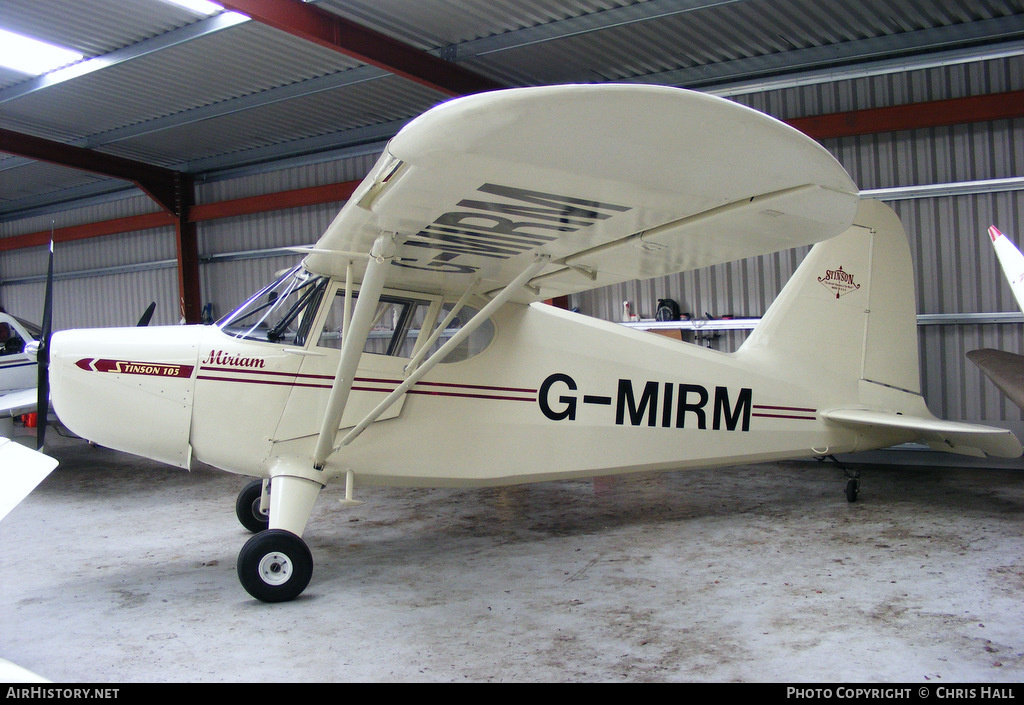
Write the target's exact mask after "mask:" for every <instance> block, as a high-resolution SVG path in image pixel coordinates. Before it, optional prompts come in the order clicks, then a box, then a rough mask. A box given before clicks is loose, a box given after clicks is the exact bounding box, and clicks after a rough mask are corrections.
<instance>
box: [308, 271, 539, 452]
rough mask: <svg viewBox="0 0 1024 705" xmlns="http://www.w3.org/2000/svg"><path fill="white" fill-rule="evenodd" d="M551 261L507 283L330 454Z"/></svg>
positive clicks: (363, 429)
mask: <svg viewBox="0 0 1024 705" xmlns="http://www.w3.org/2000/svg"><path fill="white" fill-rule="evenodd" d="M550 259H551V258H550V257H549V256H547V255H538V256H537V258H536V260H534V262H533V263H532V264H531V265H530V266H529V267H527V268H526V270H525V271H523V273H522V274H520V275H519V276H518V277H516V278H515V279H513V280H512V281H511V282H509V284H508V286H506V287H505V288H504V289H502V290H501V291H499V292H498V293H497V294H496V295H495V296H494V298H492V299H491V300H490V301H489V302H488V303H487V305H485V306H484V307H483V308H482V309H480V311H479V312H477V314H476V315H475V316H473V318H471V319H470V320H469V321H467V322H466V325H464V326H463V327H462V328H460V329H459V330H458V331H457V332H456V333H455V335H453V336H452V337H451V338H450V339H449V340H448V342H446V343H445V344H444V345H442V346H441V347H440V348H438V350H437V352H435V353H434V354H433V355H431V356H430V357H428V358H427V359H426V360H424V361H423V364H422V365H420V366H419V367H418V368H416V370H415V371H413V372H412V374H410V375H409V376H408V377H407V378H406V379H405V381H404V382H402V383H401V384H400V385H398V387H397V388H395V390H394V391H393V392H391V393H390V394H388V395H387V396H386V397H385V398H384V400H383V401H381V403H380V404H378V405H377V407H376V408H375V409H374V410H373V411H371V412H370V413H369V414H367V415H366V417H365V418H364V419H363V420H362V421H360V422H359V423H358V424H356V426H355V427H354V428H352V430H350V431H349V432H348V433H347V434H345V437H344V438H342V439H341V443H340V444H339V445H338V447H337V448H334V449H333V450H332V451H331V452H332V453H333V452H336V451H338V450H341V449H342V448H344V447H345V446H347V445H348V444H349V443H351V442H352V441H354V440H355V439H356V436H358V435H359V434H360V433H362V432H363V431H365V430H366V428H367V427H368V426H369V425H370V424H372V423H373V422H374V421H376V420H377V419H378V418H379V417H380V415H381V414H383V413H384V412H385V411H387V410H388V407H390V406H391V405H392V404H394V403H395V402H396V401H397V400H398V399H400V398H401V397H402V395H403V394H405V393H406V392H408V391H409V390H410V389H411V388H412V386H413V385H414V384H416V383H417V382H418V381H420V379H422V378H423V376H424V375H425V374H427V372H429V371H430V370H431V369H433V367H434V365H436V364H437V363H439V362H441V361H442V360H443V359H444V358H445V357H447V356H448V354H449V353H450V352H451V351H452V350H454V349H455V348H456V347H457V346H458V345H459V344H460V343H462V341H464V340H465V339H466V338H467V337H469V335H470V334H471V333H473V331H475V330H476V329H477V328H479V327H480V326H481V325H483V323H484V322H486V321H487V320H488V319H489V318H490V317H491V316H493V315H494V312H495V311H497V310H498V309H499V308H501V307H502V306H503V305H504V304H505V303H506V302H507V301H508V300H509V299H510V298H511V297H512V296H514V295H515V294H516V293H517V292H518V291H519V290H520V289H521V288H523V287H524V286H526V285H527V284H528V283H529V281H530V280H531V279H532V278H533V277H534V275H536V274H537V273H538V272H539V271H540V270H542V269H543V268H544V267H545V266H546V265H547V264H548V262H549V261H550ZM463 298H465V297H463ZM322 438H323V436H321V439H322Z"/></svg>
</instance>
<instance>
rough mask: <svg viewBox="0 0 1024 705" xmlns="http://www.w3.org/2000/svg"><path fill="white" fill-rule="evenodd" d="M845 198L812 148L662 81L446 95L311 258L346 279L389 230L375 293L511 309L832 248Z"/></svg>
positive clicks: (823, 154) (399, 142) (395, 143)
mask: <svg viewBox="0 0 1024 705" xmlns="http://www.w3.org/2000/svg"><path fill="white" fill-rule="evenodd" d="M857 200H858V191H857V188H856V186H855V185H854V184H853V182H852V181H851V180H850V178H849V175H848V174H847V173H846V171H845V170H844V169H843V168H842V166H840V165H839V163H838V162H837V161H836V160H835V159H834V158H833V157H832V156H831V155H830V154H829V153H828V152H827V151H826V150H824V149H823V148H822V147H821V146H820V145H818V144H817V143H815V142H814V141H813V140H811V139H809V138H808V137H806V136H805V135H803V134H801V133H799V132H798V131H796V130H794V129H792V128H790V127H789V126H787V125H785V124H783V123H781V122H779V121H777V120H775V119H773V118H770V117H768V116H766V115H764V114H762V113H759V112H757V111H754V110H751V109H749V108H746V107H743V106H740V105H738V104H736V103H733V102H731V101H727V100H724V99H720V98H715V97H712V96H708V95H704V94H700V93H694V92H690V91H685V90H681V89H676V88H666V87H661V86H617V85H599V86H551V87H543V88H527V89H515V90H509V91H497V92H493V93H485V94H480V95H475V96H470V97H467V98H461V99H457V100H454V101H450V102H448V103H445V104H443V105H441V106H439V107H437V108H435V109H433V110H431V111H428V112H427V113H425V114H424V115H422V116H420V117H419V118H417V119H416V120H414V121H413V122H411V123H410V124H409V125H408V126H407V127H406V128H405V129H404V130H402V132H400V133H399V134H398V135H396V136H395V138H394V139H392V141H391V142H390V143H389V145H388V148H387V150H386V151H385V153H384V155H383V156H382V157H381V159H380V160H379V161H378V163H377V165H376V167H375V168H374V170H373V171H372V172H371V173H370V174H369V176H367V178H366V179H365V180H364V182H363V183H362V185H361V186H360V187H359V189H357V190H356V192H355V193H354V194H353V196H352V198H351V199H350V200H349V201H348V203H346V205H345V207H344V208H343V209H342V210H341V212H340V213H339V214H338V216H337V218H336V219H335V220H334V222H333V223H332V224H331V225H330V227H329V228H328V229H327V231H326V232H325V234H324V235H323V237H321V239H320V241H319V242H318V243H317V245H316V248H315V249H314V250H313V251H312V252H311V253H310V254H309V255H308V256H307V258H306V266H307V268H309V269H310V270H311V271H314V272H318V273H325V274H339V275H340V274H342V273H344V271H345V270H346V266H347V263H348V262H349V261H350V260H353V258H356V260H355V261H354V262H353V266H354V267H355V268H356V273H357V275H358V274H359V272H360V268H361V266H362V265H361V263H360V261H359V260H358V257H359V255H360V253H366V252H369V250H370V248H371V246H372V243H373V242H374V240H375V239H376V237H377V236H378V235H380V234H381V233H385V232H390V233H396V234H397V239H398V241H399V243H400V246H399V251H398V257H397V259H396V260H395V261H394V265H395V266H393V267H392V268H391V271H390V272H389V275H388V280H389V285H390V286H395V287H398V288H408V289H411V290H414V291H428V292H431V293H444V294H461V293H463V292H465V291H466V290H467V288H468V287H469V286H470V285H471V284H472V283H473V282H474V281H476V280H477V279H479V280H480V283H479V285H478V286H479V288H478V290H479V291H481V292H487V291H490V290H493V289H497V288H500V287H502V286H504V285H506V284H507V283H508V282H509V281H511V280H512V279H513V278H515V276H517V275H518V274H519V273H520V272H522V271H523V270H524V269H525V268H526V267H527V266H529V263H530V262H532V261H533V260H534V258H535V257H536V256H537V255H545V256H548V257H550V263H549V265H548V266H547V267H546V268H545V269H544V270H543V271H542V272H541V273H540V274H539V275H538V276H536V277H535V278H534V279H533V281H532V282H531V287H530V288H529V290H528V293H526V294H525V295H523V296H521V297H520V300H542V299H546V298H551V297H553V296H556V295H562V294H567V293H572V292H576V291H582V290H585V289H591V288H594V287H596V286H602V285H606V284H611V283H616V282H620V281H628V280H633V279H643V278H649V277H654V276H661V275H665V274H670V273H674V272H679V271H685V270H688V269H693V268H698V267H703V266H708V265H711V264H716V263H721V262H727V261H732V260H735V259H740V258H743V257H749V256H754V255H758V254H764V253H768V252H774V251H778V250H783V249H788V248H791V247H796V246H801V245H806V244H810V243H813V242H817V241H820V240H824V239H828V238H830V237H833V236H835V235H838V234H839V233H841V232H842V231H844V230H845V229H846V228H847V227H849V225H850V223H851V222H852V220H853V217H854V215H855V212H856V204H857Z"/></svg>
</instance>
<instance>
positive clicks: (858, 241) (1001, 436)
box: [736, 201, 1024, 458]
mask: <svg viewBox="0 0 1024 705" xmlns="http://www.w3.org/2000/svg"><path fill="white" fill-rule="evenodd" d="M736 354H737V355H742V356H746V357H747V360H748V361H749V362H751V363H752V364H755V365H758V366H762V367H763V366H770V367H772V368H774V370H775V372H776V373H777V374H778V375H779V376H781V377H783V378H788V379H790V380H792V382H793V384H800V385H803V386H806V387H809V388H813V390H814V391H815V393H816V394H817V396H818V398H819V406H818V413H819V415H820V416H821V417H822V418H823V419H824V420H825V421H826V422H827V423H829V424H833V425H836V426H840V427H845V428H847V429H850V430H854V431H856V432H857V433H858V434H859V435H858V441H857V449H858V450H862V449H867V448H881V447H884V446H888V445H892V444H893V443H901V442H907V441H913V440H919V441H923V442H925V443H927V444H928V445H929V446H930V447H931V448H933V449H935V450H942V451H947V452H953V453H964V454H968V455H978V456H980V455H984V454H988V455H995V456H1000V457H1005V458H1016V457H1018V456H1020V455H1021V452H1022V451H1024V448H1022V447H1021V444H1020V442H1019V441H1018V440H1017V439H1016V438H1015V437H1014V436H1013V434H1012V433H1010V432H1009V431H1007V430H1006V429H1003V428H993V427H989V426H980V425H975V424H966V423H962V422H959V421H941V420H939V419H937V418H935V417H934V416H932V414H931V413H930V412H929V411H928V408H927V406H926V405H925V403H924V399H923V397H922V396H921V392H920V390H921V382H920V372H919V369H918V356H917V311H916V299H915V297H914V273H913V267H912V264H911V260H910V247H909V244H908V243H907V237H906V233H905V232H904V230H903V225H902V224H901V223H900V220H899V218H898V217H897V216H896V214H895V213H894V212H893V211H892V209H890V208H889V207H888V206H885V205H883V204H881V203H879V202H877V201H861V203H860V206H859V207H858V210H857V217H856V218H855V219H854V223H853V225H852V226H851V227H850V228H849V229H848V230H847V231H846V232H844V233H843V234H842V235H838V236H837V237H834V238H832V239H831V240H826V241H825V242H821V243H818V244H817V245H815V246H814V247H813V248H812V249H811V251H810V252H809V253H808V255H807V258H806V259H805V260H804V261H803V263H802V264H801V265H800V267H799V268H797V271H796V272H795V273H794V274H793V277H792V279H790V281H789V282H788V283H787V284H786V286H785V287H784V288H783V290H782V293H780V294H779V296H778V298H777V299H776V300H775V302H774V303H773V304H772V305H771V307H770V308H769V309H768V311H767V313H765V315H764V317H763V318H762V319H761V322H760V323H759V324H758V325H757V328H755V329H754V331H753V333H751V335H750V337H749V338H748V339H747V341H746V342H745V343H744V344H743V346H742V347H741V348H740V349H739V350H738V351H737V353H736Z"/></svg>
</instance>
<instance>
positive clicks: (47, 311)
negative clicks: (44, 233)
mask: <svg viewBox="0 0 1024 705" xmlns="http://www.w3.org/2000/svg"><path fill="white" fill-rule="evenodd" d="M42 329H43V330H42V333H40V335H39V350H38V352H37V353H36V365H37V369H38V373H39V378H38V380H37V387H36V393H37V395H36V415H37V417H38V422H37V424H36V448H37V450H42V449H43V442H44V440H45V438H46V423H47V417H48V416H49V412H50V335H51V333H52V332H53V240H50V259H49V262H48V263H47V266H46V294H45V299H44V301H43V322H42Z"/></svg>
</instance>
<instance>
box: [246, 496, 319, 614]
mask: <svg viewBox="0 0 1024 705" xmlns="http://www.w3.org/2000/svg"><path fill="white" fill-rule="evenodd" d="M263 482H264V481H263V480H254V481H252V482H250V483H249V484H248V485H246V486H245V488H244V489H243V490H242V491H241V492H239V493H238V498H237V499H236V500H235V515H236V516H237V517H238V521H239V522H240V523H241V524H242V526H244V527H245V528H246V529H248V530H249V531H251V532H253V534H255V535H254V536H253V537H252V538H250V539H249V540H248V541H247V542H246V544H245V545H244V546H243V547H242V550H241V551H240V552H239V554H238V563H237V566H236V568H237V571H238V581H239V582H240V583H242V587H244V588H245V590H246V592H248V593H249V594H250V595H252V596H253V597H255V598H256V599H257V600H260V601H262V602H287V601H288V600H294V599H295V598H296V597H298V596H299V595H301V594H302V591H303V590H305V589H306V587H307V586H308V585H309V581H310V579H311V578H312V577H313V555H312V553H311V552H310V550H309V547H308V546H307V545H306V542H305V541H303V540H302V538H300V536H299V533H301V531H302V529H303V527H304V526H305V524H306V520H307V519H308V518H309V512H310V510H311V509H312V506H313V502H314V501H315V500H316V496H317V494H319V491H320V487H321V486H320V485H319V484H317V483H314V482H311V481H308V480H304V479H302V478H295V477H277V478H275V479H274V481H273V487H274V490H275V493H276V496H275V497H274V501H275V508H274V511H275V516H276V521H275V523H274V526H273V528H271V521H270V514H271V511H270V509H269V507H268V509H261V506H264V507H267V506H268V505H269V502H264V501H263ZM267 496H268V499H269V497H270V486H269V483H268V487H267ZM282 497H288V499H289V502H288V503H286V502H285V501H284V499H283V498H282Z"/></svg>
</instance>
